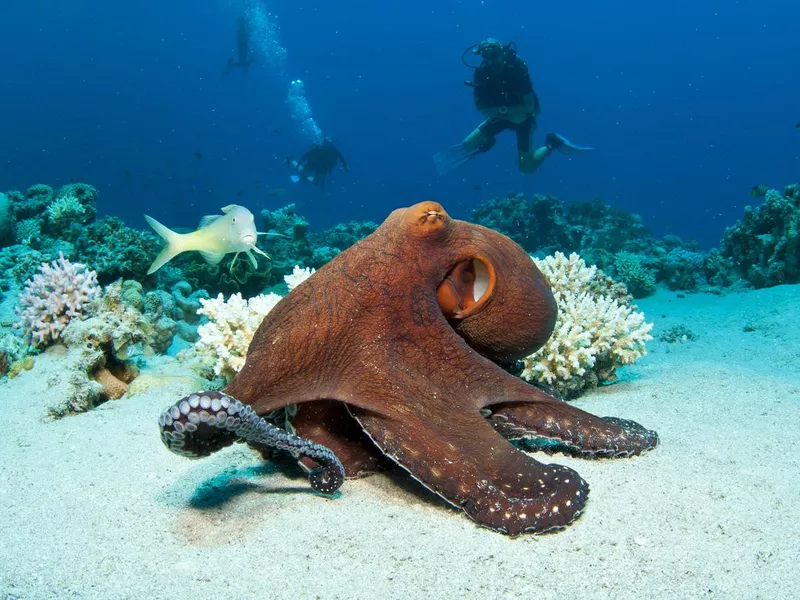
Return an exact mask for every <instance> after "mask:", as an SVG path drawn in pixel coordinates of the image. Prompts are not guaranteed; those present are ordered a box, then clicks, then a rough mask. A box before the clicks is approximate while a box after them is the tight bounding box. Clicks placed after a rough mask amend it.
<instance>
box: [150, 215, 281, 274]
mask: <svg viewBox="0 0 800 600" xmlns="http://www.w3.org/2000/svg"><path fill="white" fill-rule="evenodd" d="M222 212H223V214H221V215H208V216H206V217H203V219H202V220H201V221H200V226H199V227H198V228H197V230H195V231H192V232H191V233H177V232H175V231H172V230H171V229H170V228H168V227H166V226H165V225H162V224H161V223H159V222H158V221H156V220H155V219H154V218H152V217H150V216H148V215H145V216H144V218H145V219H146V220H147V222H148V223H149V224H150V227H152V228H153V230H154V231H155V232H156V233H157V234H158V235H160V236H161V237H162V238H164V241H165V242H167V245H166V247H165V248H164V249H163V250H162V251H161V253H160V254H159V255H158V256H157V257H156V259H155V260H154V261H153V264H152V265H150V268H149V269H148V270H147V274H148V275H150V274H151V273H155V272H156V271H158V270H159V269H160V268H161V267H163V266H164V265H165V264H166V263H168V262H169V261H170V260H172V259H173V258H175V257H176V256H178V254H181V253H182V252H190V251H192V250H195V251H197V252H199V253H200V255H201V256H202V257H203V258H204V259H205V260H206V262H207V263H209V264H211V265H216V264H219V261H221V260H222V259H223V258H224V256H225V255H226V254H230V253H231V252H235V253H236V256H234V257H233V261H231V272H233V265H235V264H236V259H237V258H239V254H241V253H242V252H244V253H245V254H246V255H247V257H248V258H249V259H250V262H251V263H252V264H253V268H254V269H256V268H258V262H257V261H256V257H255V256H253V252H257V253H258V254H261V255H262V256H266V257H267V258H269V255H268V254H267V253H266V252H264V251H263V250H261V249H260V248H257V247H256V239H257V238H258V236H259V235H267V234H265V233H261V232H259V231H256V222H255V217H253V213H251V212H250V211H249V210H247V209H246V208H245V207H244V206H239V205H238V204H229V205H228V206H223V207H222Z"/></svg>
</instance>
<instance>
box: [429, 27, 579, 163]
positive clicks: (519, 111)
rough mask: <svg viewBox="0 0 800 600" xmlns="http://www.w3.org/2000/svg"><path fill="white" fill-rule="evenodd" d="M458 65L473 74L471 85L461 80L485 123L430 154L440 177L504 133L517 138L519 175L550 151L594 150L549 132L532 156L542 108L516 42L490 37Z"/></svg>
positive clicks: (478, 44)
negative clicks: (473, 62) (471, 60)
mask: <svg viewBox="0 0 800 600" xmlns="http://www.w3.org/2000/svg"><path fill="white" fill-rule="evenodd" d="M468 52H471V53H472V54H474V55H476V56H480V57H481V63H480V65H478V66H474V65H471V64H469V63H468V62H467V60H466V55H467V53H468ZM461 62H462V63H464V65H465V66H466V67H468V68H470V69H473V70H474V75H473V77H472V81H471V82H470V81H465V82H464V84H465V85H467V86H469V87H471V88H472V90H473V95H474V100H475V107H476V108H477V109H478V110H479V111H480V112H481V113H482V114H483V116H484V117H485V120H484V121H483V123H481V124H480V125H479V126H478V128H477V129H475V130H474V131H473V132H472V133H470V134H469V135H468V136H467V137H466V139H464V141H463V142H461V143H460V144H457V145H455V146H451V147H450V148H448V149H447V150H445V151H444V152H439V153H438V154H436V155H434V157H433V160H434V163H435V164H436V170H437V171H438V172H439V174H440V175H445V174H447V173H450V172H452V171H455V170H456V169H458V168H459V167H461V166H462V165H464V164H465V163H467V162H469V161H470V160H472V159H473V158H475V157H476V156H477V155H478V154H480V153H482V152H488V151H489V150H491V149H492V147H493V146H494V144H495V142H496V136H497V134H499V133H501V132H503V131H505V130H507V129H510V130H513V131H514V132H515V133H516V134H517V151H518V153H519V169H520V171H522V172H523V173H533V172H534V171H536V169H538V168H539V167H540V166H541V164H542V163H543V162H544V161H545V160H546V159H547V157H548V156H550V153H551V152H552V151H553V150H557V151H559V152H562V153H564V154H573V153H580V152H585V151H589V150H592V148H587V147H584V146H576V145H575V144H572V143H571V142H570V141H569V140H567V139H566V138H565V137H563V136H561V135H559V134H557V133H548V134H547V135H546V136H545V145H544V146H542V147H541V148H537V149H536V150H534V151H531V142H532V139H531V138H532V137H533V132H534V131H535V130H536V119H537V117H538V116H539V112H540V111H541V108H540V106H539V98H538V97H537V96H536V92H535V91H534V89H533V83H532V82H531V76H530V74H529V73H528V65H526V64H525V61H523V60H522V59H521V58H520V57H519V56H517V46H516V44H515V43H514V42H509V43H508V44H505V45H503V44H501V43H500V42H498V41H497V40H495V39H493V38H487V39H486V40H484V41H482V42H479V43H477V44H474V45H472V46H470V47H469V48H467V49H466V50H464V52H463V53H462V54H461Z"/></svg>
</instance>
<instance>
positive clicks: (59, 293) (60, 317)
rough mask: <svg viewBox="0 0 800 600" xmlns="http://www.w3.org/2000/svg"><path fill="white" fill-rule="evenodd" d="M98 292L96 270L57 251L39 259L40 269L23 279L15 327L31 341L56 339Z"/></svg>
mask: <svg viewBox="0 0 800 600" xmlns="http://www.w3.org/2000/svg"><path fill="white" fill-rule="evenodd" d="M100 293H101V289H100V285H99V284H98V283H97V273H96V272H95V271H90V270H88V269H87V268H86V265H83V264H81V263H72V262H70V261H68V260H67V259H66V258H64V255H63V254H62V253H59V258H58V260H54V261H52V262H51V263H49V264H48V263H42V265H41V266H40V267H39V273H37V274H35V275H34V276H33V278H31V279H28V280H27V281H26V282H25V287H24V288H23V290H22V293H21V294H20V296H19V305H18V306H17V307H16V312H17V315H18V316H19V318H20V320H19V322H17V323H16V324H15V325H14V327H15V328H17V329H21V330H22V332H23V334H24V335H25V336H29V337H30V341H31V344H32V345H34V346H44V345H46V344H48V343H50V342H52V341H54V340H57V339H58V338H59V336H60V335H61V332H62V331H63V330H64V327H66V326H67V323H69V322H70V321H71V320H72V319H75V318H81V317H83V316H85V315H86V314H87V313H88V312H89V311H90V310H91V306H92V301H93V300H94V299H95V298H97V297H98V296H99V295H100Z"/></svg>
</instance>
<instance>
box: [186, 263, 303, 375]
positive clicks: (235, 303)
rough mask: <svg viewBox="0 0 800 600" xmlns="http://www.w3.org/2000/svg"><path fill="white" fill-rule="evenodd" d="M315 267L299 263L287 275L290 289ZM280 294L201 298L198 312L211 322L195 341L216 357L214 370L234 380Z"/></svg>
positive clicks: (202, 328)
mask: <svg viewBox="0 0 800 600" xmlns="http://www.w3.org/2000/svg"><path fill="white" fill-rule="evenodd" d="M314 272H315V270H314V269H309V268H308V267H306V268H305V269H301V268H300V267H298V266H297V265H295V267H294V271H293V272H292V274H291V275H284V277H283V279H284V280H285V281H286V284H287V286H288V287H289V291H291V290H293V289H294V288H295V287H297V286H298V285H300V284H301V283H302V282H304V281H305V280H306V279H308V278H309V277H311V275H313V274H314ZM281 297H282V296H279V295H278V294H272V293H270V294H260V295H258V296H255V297H253V298H250V299H249V300H245V299H244V298H242V295H241V294H234V295H233V296H231V297H230V298H229V299H228V300H227V301H226V300H225V298H224V296H223V295H222V294H220V295H219V296H217V297H216V298H211V299H209V300H206V299H205V298H200V304H201V305H202V307H201V308H199V309H198V310H197V314H199V315H205V316H206V317H208V319H209V322H208V323H205V324H203V325H200V326H199V327H198V328H197V334H198V336H199V337H200V339H199V340H198V341H197V343H196V344H195V347H196V348H197V350H199V351H200V352H201V353H203V354H211V355H213V356H214V357H215V359H216V362H215V363H214V372H215V373H216V374H217V375H219V376H221V377H224V378H225V379H228V380H230V379H231V378H232V377H233V376H234V375H235V374H236V373H238V372H239V371H240V370H241V368H242V367H243V366H244V363H245V360H246V359H247V349H248V348H249V347H250V342H251V341H252V340H253V335H254V334H255V332H256V329H258V326H259V325H261V321H263V320H264V317H265V316H266V315H267V313H268V312H269V311H270V310H272V309H273V307H274V306H275V305H276V304H277V303H278V302H279V301H280V299H281Z"/></svg>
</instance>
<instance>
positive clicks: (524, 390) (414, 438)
mask: <svg viewBox="0 0 800 600" xmlns="http://www.w3.org/2000/svg"><path fill="white" fill-rule="evenodd" d="M557 310H558V308H557V306H556V303H555V300H554V298H553V294H552V292H551V290H550V287H549V284H548V282H547V280H546V279H545V277H544V276H543V275H542V273H541V272H540V271H539V270H538V269H537V267H536V265H535V263H534V261H533V260H531V258H530V256H528V254H527V253H526V252H525V251H524V250H523V249H522V248H521V247H520V246H518V245H517V244H516V243H515V242H513V241H512V240H511V239H509V238H508V237H506V236H504V235H502V234H500V233H498V232H496V231H493V230H491V229H487V228H485V227H481V226H478V225H474V224H471V223H468V222H465V221H460V220H457V219H453V218H451V217H450V216H449V215H448V214H447V212H446V211H445V210H444V208H442V206H441V205H440V204H438V203H436V202H432V201H426V202H421V203H419V204H416V205H414V206H411V207H408V208H402V209H397V210H395V211H394V212H392V213H391V214H390V215H389V217H388V218H387V219H386V221H385V222H384V223H383V224H382V225H381V226H380V227H379V228H378V229H377V230H376V231H375V232H374V233H372V234H371V235H369V236H368V237H366V238H364V239H363V240H361V241H360V242H358V243H357V244H356V245H354V246H352V247H351V248H349V249H347V250H345V251H344V252H342V253H340V254H339V255H338V256H336V257H335V258H334V259H333V260H331V261H330V262H329V263H327V264H326V265H325V266H323V267H322V268H321V269H319V270H318V271H317V272H316V273H314V274H313V275H312V276H311V277H310V278H309V279H307V280H306V281H305V282H303V283H302V284H300V285H299V286H297V287H296V288H294V289H293V290H292V291H291V292H290V293H289V294H288V295H286V296H285V297H284V298H283V299H282V300H281V301H280V302H279V303H278V304H277V306H275V308H273V309H272V310H271V311H270V312H269V313H268V314H267V316H266V317H265V318H264V320H263V322H262V323H261V325H260V326H259V328H258V330H257V331H256V332H255V335H254V337H253V340H252V342H251V344H250V346H249V349H248V353H247V359H246V362H245V365H244V366H243V367H242V369H241V370H240V371H239V372H238V373H237V374H236V376H235V377H234V378H233V379H232V380H231V382H230V383H229V384H228V385H227V387H225V388H224V389H223V390H222V391H219V392H198V393H196V394H191V395H189V396H187V397H185V398H183V399H181V400H180V401H178V402H177V403H176V404H174V405H173V406H171V407H170V408H169V409H168V410H166V411H165V412H163V413H162V414H161V416H160V419H159V425H160V427H161V437H162V440H163V441H164V443H165V444H166V445H167V447H168V448H170V449H171V450H172V451H174V452H176V453H178V454H181V455H184V456H189V457H201V456H208V455H209V454H210V453H211V452H215V451H217V450H219V449H221V448H223V447H225V446H229V445H231V444H233V443H234V442H237V441H242V442H246V443H247V444H249V445H250V446H252V447H253V448H255V449H257V450H259V451H261V452H262V454H263V456H264V457H265V458H270V457H273V456H274V453H275V452H277V451H284V452H289V453H291V454H292V455H293V456H294V457H295V458H296V459H297V461H298V464H299V465H300V466H301V467H302V468H303V469H305V471H306V472H307V473H308V477H309V481H310V485H311V487H312V488H313V489H314V490H316V491H317V492H320V493H321V494H333V493H334V492H335V491H336V490H337V489H338V488H339V487H340V486H341V485H342V483H343V481H344V480H345V479H346V478H355V477H360V476H363V475H366V474H369V473H372V472H375V471H377V470H379V469H380V468H382V467H383V466H385V463H387V462H388V463H389V464H391V463H394V464H396V465H399V466H400V467H402V468H403V469H405V470H406V471H408V473H409V474H410V475H411V476H412V477H413V478H414V479H416V480H417V481H418V482H420V483H421V484H422V485H423V486H425V487H426V488H427V489H429V490H431V491H433V492H434V493H435V494H438V495H439V496H441V497H442V498H444V500H446V501H447V502H448V503H449V504H451V505H452V506H454V507H456V508H457V509H460V510H462V511H464V512H465V513H466V514H467V515H468V516H469V517H470V518H471V519H473V520H474V521H475V522H476V523H477V524H478V525H480V526H483V527H486V528H489V529H491V530H494V531H497V532H500V533H503V534H507V535H510V536H516V535H519V534H523V533H544V532H548V531H554V530H559V529H563V528H565V527H566V526H567V525H569V524H570V523H572V522H573V521H574V520H575V519H576V518H577V517H578V516H579V515H581V513H582V512H583V511H584V508H585V505H586V501H587V497H588V493H589V486H588V484H587V483H586V481H584V479H582V478H581V476H580V475H578V473H577V472H576V471H574V470H573V469H571V468H568V467H566V466H562V465H558V464H544V463H542V462H540V461H538V460H536V459H535V458H534V457H533V456H532V455H531V454H529V453H527V452H525V451H523V450H521V449H519V447H518V446H520V440H525V441H526V443H538V444H541V446H542V447H543V448H544V449H545V450H546V449H548V448H549V449H551V453H552V452H555V451H559V452H567V453H570V454H573V455H577V456H582V457H587V458H593V457H609V458H610V457H629V456H633V455H638V454H641V453H642V452H645V451H647V450H650V449H652V448H655V447H656V445H657V444H658V435H657V434H656V433H655V432H654V431H650V430H647V429H645V428H644V427H642V426H641V425H639V424H638V423H635V422H633V421H628V420H624V419H619V418H614V417H597V416H594V415H592V414H590V413H588V412H585V411H583V410H581V409H579V408H577V407H575V406H573V405H571V404H567V403H566V402H564V401H562V400H561V399H560V398H557V397H556V396H554V395H551V394H549V393H547V391H545V390H543V389H540V388H539V387H536V386H534V385H531V384H530V383H528V382H526V381H524V380H523V379H521V378H519V377H517V376H515V375H514V374H512V373H511V372H510V370H509V369H508V366H509V365H512V364H514V363H515V362H516V361H518V360H519V359H521V358H522V357H525V356H527V355H529V354H531V353H533V352H534V351H536V350H537V349H538V348H540V347H541V346H542V345H543V344H544V343H545V341H546V340H547V339H548V338H549V336H550V335H551V334H552V332H553V328H554V325H555V321H556V315H557ZM289 406H296V407H297V412H296V415H295V416H294V419H293V421H292V426H293V429H294V431H293V432H290V431H287V430H286V429H285V428H283V427H277V426H275V425H273V424H272V423H271V422H270V421H269V420H268V419H267V417H268V416H269V415H272V414H274V411H277V410H279V409H283V408H286V407H289ZM513 442H516V443H513Z"/></svg>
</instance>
